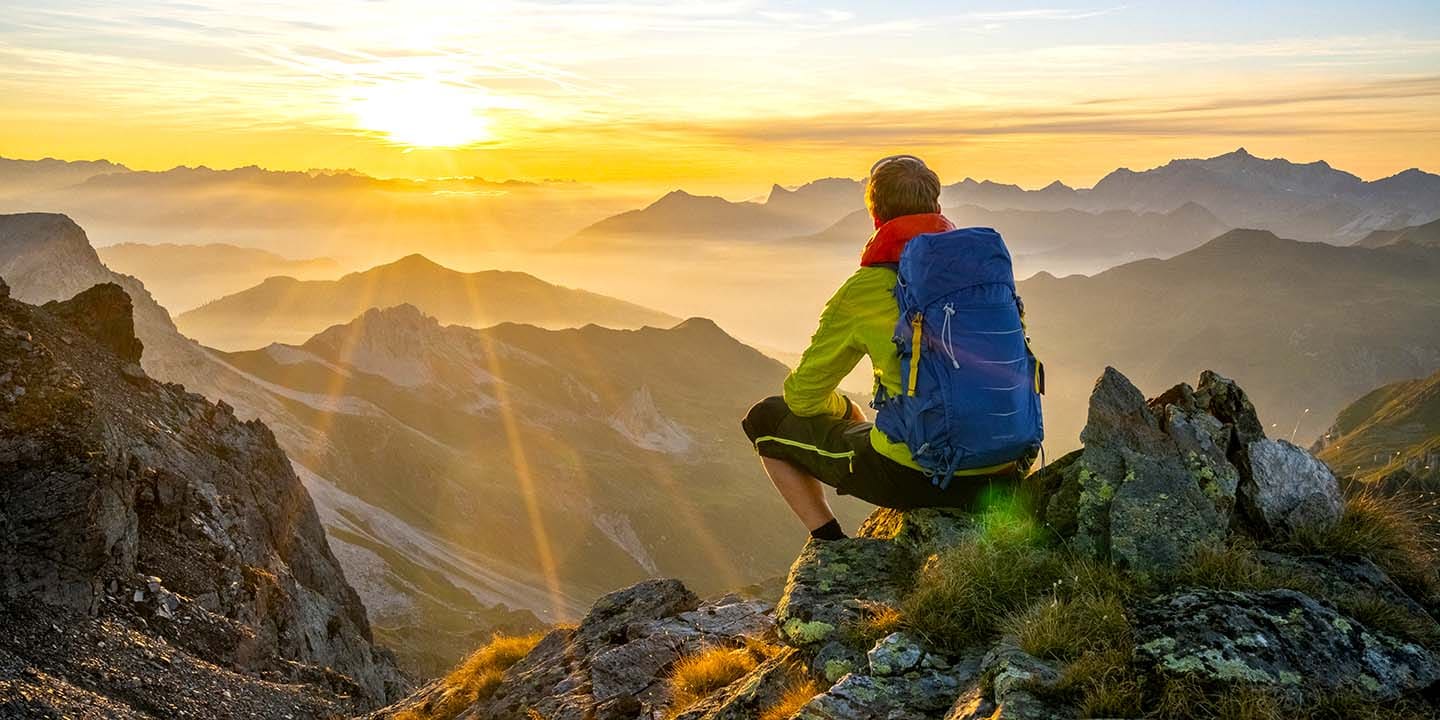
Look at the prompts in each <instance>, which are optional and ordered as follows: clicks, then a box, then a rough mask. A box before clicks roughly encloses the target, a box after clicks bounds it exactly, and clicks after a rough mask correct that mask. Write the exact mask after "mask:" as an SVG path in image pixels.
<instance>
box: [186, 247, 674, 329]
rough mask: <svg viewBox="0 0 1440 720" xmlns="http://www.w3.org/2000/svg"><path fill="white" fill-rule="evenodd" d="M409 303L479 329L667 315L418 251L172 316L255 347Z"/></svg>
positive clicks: (277, 281)
mask: <svg viewBox="0 0 1440 720" xmlns="http://www.w3.org/2000/svg"><path fill="white" fill-rule="evenodd" d="M405 303H410V304H413V305H415V306H416V307H419V308H420V309H422V310H423V311H425V312H426V313H430V314H432V315H434V316H435V317H437V318H440V319H442V320H444V321H445V322H448V323H458V324H462V325H470V326H472V327H485V326H489V325H494V324H496V323H500V322H525V323H531V324H534V325H540V326H544V327H576V326H580V325H585V324H589V323H595V324H598V325H605V326H607V327H619V328H633V327H640V326H643V325H655V326H668V325H671V324H673V323H674V322H675V318H673V317H671V316H669V315H665V314H664V313H660V312H656V311H654V310H650V309H648V308H644V307H640V306H638V305H633V304H631V303H627V302H624V301H621V300H616V299H614V298H610V297H606V296H604V295H597V294H595V293H591V292H586V291H584V290H574V289H571V288H565V287H560V286H558V285H551V284H550V283H547V282H545V281H543V280H540V279H539V278H536V277H534V276H532V275H528V274H526V273H520V272H506V271H500V270H485V271H481V272H475V273H463V272H458V271H455V270H451V269H449V268H446V267H443V266H441V265H438V264H436V263H434V262H432V261H430V260H429V259H427V258H425V257H424V256H421V255H408V256H406V257H403V258H401V259H399V260H396V261H395V262H392V263H390V264H388V265H380V266H378V267H374V268H371V269H369V270H366V271H364V272H356V273H350V274H348V275H345V276H344V277H342V278H340V279H338V280H296V279H295V278H291V277H272V278H269V279H267V280H265V281H264V282H262V283H260V284H259V285H256V286H255V287H252V288H250V289H248V290H244V291H241V292H238V293H235V294H233V295H228V296H226V297H223V298H220V299H218V300H215V301H213V302H209V303H206V304H205V305H203V306H201V307H198V308H196V309H194V310H191V311H189V312H186V313H182V314H181V315H180V316H179V317H178V318H177V324H178V325H179V327H180V329H181V331H182V332H184V333H185V334H186V335H188V336H190V337H193V338H196V339H197V340H199V341H200V342H202V343H204V344H206V345H209V346H211V347H219V348H224V349H241V348H255V347H260V346H263V345H267V344H269V343H271V342H276V341H285V342H294V341H298V340H300V339H303V338H306V337H309V336H311V335H313V334H315V333H316V332H319V331H320V330H323V329H324V328H326V327H328V326H330V325H334V324H336V323H343V322H348V321H349V320H351V319H352V318H354V317H355V316H357V315H359V314H361V313H363V312H365V311H366V310H367V309H369V308H373V307H389V306H391V305H399V304H405Z"/></svg>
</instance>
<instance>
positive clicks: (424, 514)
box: [222, 306, 855, 663]
mask: <svg viewBox="0 0 1440 720" xmlns="http://www.w3.org/2000/svg"><path fill="white" fill-rule="evenodd" d="M222 359H223V361H224V362H225V363H226V364H227V365H228V366H230V367H231V368H233V369H235V370H237V371H239V372H242V373H244V374H245V375H246V376H247V377H250V378H252V379H253V380H254V382H255V383H257V384H258V385H260V386H262V387H264V388H266V389H267V391H268V392H269V393H270V394H271V396H272V397H273V398H274V399H275V400H276V401H277V402H279V403H281V404H282V405H283V406H284V408H285V417H284V418H275V419H271V420H269V422H270V423H271V424H272V425H274V426H276V427H277V432H278V433H279V434H280V435H281V437H282V442H284V443H285V444H286V447H287V448H288V449H289V451H290V455H291V458H292V459H293V460H294V461H295V462H296V463H297V464H298V465H299V466H301V467H302V468H304V470H303V471H302V475H304V474H311V475H312V478H311V480H310V481H309V482H311V483H312V493H314V494H315V495H316V496H317V498H320V500H319V503H320V505H321V506H322V507H321V512H322V515H326V514H327V513H328V512H329V511H327V507H329V508H332V509H333V511H334V515H332V516H331V517H332V518H333V520H330V521H327V524H328V525H329V526H330V529H331V534H332V542H333V543H335V544H336V546H337V548H339V550H337V553H338V554H339V555H340V556H341V557H342V558H346V557H350V558H353V559H354V563H355V564H356V565H358V566H360V567H364V568H367V570H366V572H365V577H364V578H357V584H358V585H359V589H360V593H361V595H362V597H364V598H365V599H366V600H367V602H368V603H369V604H370V606H371V609H372V613H373V614H374V616H375V623H376V625H377V627H379V628H381V631H382V632H381V637H382V638H384V639H385V640H386V641H387V642H390V643H391V644H393V645H394V646H395V647H396V648H397V650H398V651H399V652H400V653H401V655H402V658H406V659H407V660H408V661H411V662H414V663H425V662H432V663H433V662H435V659H436V658H439V659H441V660H440V661H441V662H449V661H453V660H454V659H455V658H456V657H457V656H458V654H459V653H460V652H463V651H464V650H465V648H466V646H467V645H468V644H471V643H473V639H471V638H470V630H469V626H468V625H467V623H468V622H473V621H469V620H467V619H466V618H467V617H468V616H467V615H466V614H465V613H464V612H457V610H463V611H466V612H468V611H469V605H461V606H459V607H458V608H457V607H455V606H454V603H455V602H456V600H455V599H454V598H455V597H459V598H460V599H461V600H468V602H469V604H470V605H473V604H474V603H476V602H477V601H478V602H479V603H481V604H484V605H492V606H494V605H501V604H503V605H504V606H506V607H508V608H512V609H524V610H528V611H531V612H533V613H535V614H536V615H538V616H540V617H541V618H542V619H544V620H547V621H554V620H556V619H569V618H573V617H575V616H576V615H577V614H578V613H579V611H580V610H581V609H582V608H583V607H584V606H585V604H586V603H588V602H589V600H590V599H592V598H594V597H596V596H597V595H599V594H600V593H602V592H604V591H606V590H609V589H611V588H613V587H615V586H616V584H617V583H623V582H632V581H637V580H640V579H642V578H645V577H649V576H651V575H653V574H656V573H666V574H673V575H678V576H680V577H684V578H685V579H686V580H687V582H691V583H693V584H694V585H695V586H696V587H697V588H701V589H704V590H706V591H717V590H721V589H725V588H731V587H739V586H741V585H745V584H748V583H753V582H758V581H761V580H765V579H767V578H771V577H773V576H776V575H778V574H780V573H782V572H783V570H784V568H785V566H786V565H787V564H788V562H789V559H790V555H791V553H792V552H793V550H794V548H793V544H792V543H793V539H794V538H795V527H794V520H793V518H791V517H789V515H788V511H787V510H786V509H785V507H784V506H783V504H782V503H781V501H780V499H779V498H778V497H777V496H776V495H775V493H774V490H773V489H772V488H771V487H770V486H769V483H768V482H766V481H765V477H764V475H763V474H762V473H761V472H760V470H759V467H758V464H757V463H756V461H755V458H754V453H753V451H752V450H751V449H750V448H749V447H748V446H747V445H746V443H745V439H744V436H743V434H741V433H740V431H739V428H738V422H739V418H740V417H742V416H743V415H744V413H745V411H746V410H747V409H748V408H749V405H750V403H752V402H754V401H755V400H757V399H759V398H761V397H763V396H765V395H767V394H772V393H773V392H774V391H775V389H776V388H778V387H779V385H780V382H781V380H782V379H783V378H784V376H785V373H786V370H785V368H784V367H783V366H781V365H780V364H779V363H777V362H775V361H774V360H771V359H769V358H767V357H765V356H763V355H762V354H760V353H759V352H757V351H755V350H753V349H751V348H749V347H747V346H745V345H742V344H741V343H739V342H737V341H735V340H734V339H733V338H731V337H729V336H728V335H726V334H725V333H724V332H723V331H721V330H720V329H719V328H718V327H716V326H715V325H714V324H713V323H711V322H709V321H707V320H701V319H692V320H687V321H685V322H683V323H680V324H679V325H676V326H675V327H673V328H670V329H657V328H644V329H641V330H612V329H606V328H601V327H596V326H589V327H585V328H580V329H572V330H545V329H541V328H537V327H534V326H529V325H517V324H502V325H499V326H495V327H492V328H487V329H484V330H475V329H472V328H468V327H462V326H458V325H449V326H445V325H442V324H441V323H440V322H438V321H437V320H436V319H435V318H433V317H429V316H426V315H424V314H423V313H421V312H420V311H419V310H418V309H416V308H415V307H413V306H399V307H394V308H388V309H385V310H371V311H367V312H366V313H365V314H364V315H362V316H360V317H359V318H356V319H355V320H354V321H352V322H350V323H347V324H345V325H340V326H335V327H332V328H330V329H328V330H326V331H324V332H322V333H320V334H319V335H316V336H315V337H314V338H311V339H310V340H308V341H306V342H305V343H303V344H301V345H280V344H276V345H271V346H269V347H266V348H264V349H261V350H254V351H248V352H240V353H229V354H226V355H224V356H223V357H222ZM322 478H323V479H322ZM317 488H318V489H317ZM842 507H846V508H849V509H848V510H847V512H849V513H850V517H851V518H852V519H853V517H854V512H855V511H854V509H853V506H842ZM397 548H398V549H399V550H398V552H397V551H396V550H395V549H397ZM437 588H438V589H437ZM457 589H458V590H457ZM442 590H443V592H442ZM447 593H448V594H447ZM386 598H391V600H388V601H387V600H386Z"/></svg>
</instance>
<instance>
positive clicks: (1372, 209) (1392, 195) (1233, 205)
mask: <svg viewBox="0 0 1440 720" xmlns="http://www.w3.org/2000/svg"><path fill="white" fill-rule="evenodd" d="M821 182H822V183H824V185H823V186H820V187H815V186H817V185H820V183H812V184H811V185H807V186H804V187H802V188H800V189H798V190H796V191H795V192H794V193H792V194H791V195H802V196H803V195H810V196H815V197H823V198H824V201H823V202H818V201H817V202H800V201H798V200H796V199H795V198H791V197H787V194H785V193H783V192H782V193H777V192H776V191H775V190H772V192H771V195H770V197H769V198H767V200H766V202H764V203H756V202H741V203H734V202H729V201H726V200H724V199H721V198H715V197H696V196H694V195H690V194H687V193H685V192H684V191H680V190H677V191H674V192H671V193H670V194H668V195H666V196H665V197H663V198H661V199H660V200H658V201H656V202H655V203H653V204H651V205H650V206H648V207H646V208H643V209H640V210H632V211H629V212H625V213H621V214H620V215H616V216H614V217H611V218H607V219H605V220H602V221H600V222H598V223H595V224H594V225H591V226H590V227H588V228H586V229H585V230H582V231H581V232H580V233H579V234H578V236H577V237H576V239H575V241H573V243H572V245H576V246H579V247H585V246H593V244H594V241H595V240H596V239H597V238H601V237H609V238H611V239H612V241H614V240H615V239H617V238H623V239H625V240H627V241H629V242H632V243H643V242H649V241H655V240H663V239H665V238H696V237H706V238H715V239H720V240H726V241H730V242H743V241H747V240H770V239H778V238H783V237H788V236H793V235H806V234H810V233H813V232H816V231H817V230H818V229H819V228H816V230H811V231H809V232H805V231H803V230H799V229H798V228H801V227H803V226H804V225H805V224H806V223H812V224H813V223H814V222H815V221H817V220H824V219H825V213H833V212H835V211H836V210H840V211H841V212H842V213H845V214H849V213H854V212H856V211H859V210H861V209H862V207H863V205H862V203H861V197H862V194H863V185H862V183H860V182H859V181H855V180H836V179H832V180H826V181H821ZM776 190H780V191H783V188H776ZM941 202H942V205H943V206H944V207H946V208H952V207H959V206H974V207H976V208H977V209H981V210H988V211H1005V210H1010V211H1027V212H1032V213H1036V212H1038V213H1054V212H1061V211H1076V210H1078V211H1084V212H1087V213H1095V214H1100V215H1102V216H1103V215H1104V214H1106V213H1109V212H1112V211H1130V212H1132V213H1162V214H1171V213H1174V212H1176V211H1182V214H1194V213H1195V211H1194V210H1188V209H1185V208H1186V207H1187V206H1189V205H1191V204H1194V205H1198V206H1200V207H1201V208H1203V209H1205V210H1206V211H1208V212H1207V214H1209V215H1212V216H1213V218H1214V220H1215V221H1216V223H1217V224H1218V225H1219V226H1220V227H1222V228H1237V227H1248V228H1259V229H1264V230H1270V231H1272V232H1275V233H1277V234H1280V235H1282V236H1285V237H1293V238H1296V239H1300V240H1316V241H1325V242H1331V243H1335V244H1350V243H1353V242H1355V241H1357V240H1359V239H1361V238H1363V237H1365V236H1366V235H1368V234H1369V233H1370V232H1372V231H1375V230H1394V229H1399V228H1402V227H1406V226H1409V225H1417V224H1421V223H1425V222H1429V221H1431V220H1435V219H1437V218H1440V175H1433V174H1430V173H1426V172H1422V171H1420V170H1416V169H1411V170H1406V171H1404V172H1402V173H1399V174H1397V175H1393V176H1391V177H1388V178H1383V179H1380V180H1375V181H1369V182H1367V181H1364V180H1361V179H1360V178H1358V177H1356V176H1354V175H1352V174H1350V173H1347V172H1344V171H1341V170H1336V169H1335V168H1332V167H1330V166H1329V165H1328V164H1326V163H1325V162H1323V161H1317V162H1313V163H1305V164H1300V163H1292V162H1290V161H1288V160H1285V159H1280V158H1277V159H1262V158H1257V157H1255V156H1253V155H1251V154H1250V153H1249V152H1247V151H1246V150H1245V149H1244V148H1240V149H1239V150H1236V151H1234V152H1231V153H1227V154H1224V155H1219V156H1216V157H1212V158H1206V159H1187V160H1174V161H1171V162H1170V163H1168V164H1166V165H1164V166H1162V167H1158V168H1154V169H1151V170H1145V171H1142V172H1135V171H1132V170H1129V169H1127V168H1120V169H1118V170H1115V171H1114V172H1111V173H1110V174H1108V175H1106V176H1105V177H1104V178H1102V179H1101V180H1100V181H1099V182H1098V183H1096V184H1095V187H1093V188H1089V189H1075V188H1071V187H1069V186H1067V185H1065V184H1064V183H1061V182H1058V181H1057V182H1054V183H1051V184H1050V185H1048V186H1046V187H1044V188H1042V189H1040V190H1024V189H1022V188H1020V187H1018V186H1015V185H1003V184H999V183H994V182H990V181H976V180H974V179H971V178H966V179H964V180H963V181H961V182H959V183H955V184H953V185H948V186H946V187H945V188H944V189H943V191H942V193H941ZM845 203H851V204H848V205H847V204H845ZM785 208H803V211H800V210H796V211H792V212H786V211H784V209H785ZM842 217H843V215H830V216H829V222H826V223H822V224H821V226H820V227H825V226H827V225H830V224H833V223H836V222H837V221H838V222H840V223H843V224H844V228H845V230H846V231H847V232H854V233H856V234H855V235H854V236H852V237H849V238H848V240H849V241H850V242H852V243H855V244H857V245H858V244H859V243H860V242H862V241H863V240H864V238H865V236H866V235H868V233H869V228H868V227H864V226H866V225H868V223H866V222H864V221H863V220H864V219H863V215H862V217H861V220H862V221H861V222H858V223H857V222H856V221H854V220H853V219H849V218H847V219H845V220H841V218H842ZM1000 217H1002V218H1005V219H1010V216H1000ZM1067 217H1074V216H1073V215H1072V216H1066V215H1059V216H1055V217H1054V218H1053V222H1054V224H1055V225H1057V226H1062V227H1063V225H1064V223H1065V222H1066V218H1067ZM996 227H997V228H999V229H1000V230H1001V231H1002V232H1005V231H1006V227H1004V226H1002V225H996ZM834 230H835V233H836V236H837V237H838V234H839V226H837V227H836V228H834ZM827 236H828V232H827ZM1072 236H1074V237H1076V238H1077V239H1078V240H1079V241H1080V245H1079V246H1078V247H1077V248H1075V249H1074V250H1073V251H1071V253H1070V254H1072V255H1082V254H1083V251H1084V250H1086V249H1088V248H1086V245H1087V243H1094V242H1099V241H1100V240H1099V239H1098V238H1092V237H1089V236H1086V235H1084V234H1081V233H1058V232H1057V233H1052V234H1047V236H1046V237H1044V238H1037V239H1036V240H1037V242H1038V243H1039V244H1041V245H1048V246H1052V247H1056V246H1060V245H1062V244H1064V243H1066V241H1067V240H1068V238H1069V237H1072ZM1208 237H1213V235H1210V236H1206V238H1208ZM1119 239H1122V240H1136V241H1138V243H1139V245H1140V247H1139V248H1137V249H1136V250H1135V252H1136V253H1142V252H1146V251H1147V250H1146V248H1145V246H1146V245H1149V244H1155V243H1159V244H1161V245H1162V246H1163V247H1166V248H1169V249H1170V250H1171V252H1172V253H1173V252H1179V251H1183V250H1188V249H1190V248H1191V247H1195V244H1198V242H1199V240H1203V239H1204V238H1200V239H1197V241H1196V243H1195V244H1192V245H1189V246H1185V247H1181V246H1180V243H1179V242H1178V241H1173V242H1167V241H1165V240H1164V239H1163V238H1160V237H1144V236H1142V235H1134V234H1125V235H1122V236H1121V237H1120V238H1119ZM1085 257H1087V258H1088V256H1085Z"/></svg>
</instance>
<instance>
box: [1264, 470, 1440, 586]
mask: <svg viewBox="0 0 1440 720" xmlns="http://www.w3.org/2000/svg"><path fill="white" fill-rule="evenodd" d="M1434 512H1435V507H1434V502H1433V501H1431V500H1427V499H1424V498H1422V497H1420V496H1418V495H1414V494H1412V493H1398V494H1395V495H1387V494H1385V493H1383V492H1381V491H1379V490H1375V489H1372V488H1360V489H1358V490H1356V491H1354V492H1353V493H1352V494H1351V495H1350V496H1349V497H1347V498H1346V501H1345V515H1344V516H1343V517H1341V518H1340V522H1338V523H1336V525H1335V527H1333V528H1331V529H1329V530H1323V531H1322V530H1305V531H1301V532H1297V533H1295V534H1294V535H1292V536H1291V537H1289V538H1287V539H1286V540H1285V542H1284V543H1283V547H1284V548H1285V549H1288V550H1298V551H1301V552H1315V553H1322V554H1328V555H1347V554H1348V555H1363V556H1365V557H1368V558H1370V559H1371V560H1372V561H1373V562H1374V563H1375V564H1376V565H1378V566H1380V568H1381V569H1382V570H1384V571H1385V573H1386V574H1387V575H1389V576H1390V578H1391V579H1393V580H1394V581H1395V582H1396V583H1398V584H1399V585H1400V586H1401V587H1402V588H1404V589H1405V590H1406V591H1407V592H1409V593H1410V594H1411V595H1414V596H1416V597H1421V598H1430V597H1434V596H1435V594H1436V589H1437V585H1440V584H1437V582H1436V567H1437V560H1440V558H1437V555H1436V551H1435V548H1436V544H1437V543H1436V540H1437V538H1436V537H1435V533H1434V530H1433V529H1431V528H1432V526H1431V524H1430V522H1429V518H1430V516H1431V515H1433V514H1434Z"/></svg>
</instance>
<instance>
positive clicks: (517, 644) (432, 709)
mask: <svg viewBox="0 0 1440 720" xmlns="http://www.w3.org/2000/svg"><path fill="white" fill-rule="evenodd" d="M542 637H544V635H542V634H540V633H536V634H533V635H496V636H495V637H493V638H491V639H490V642H489V643H487V644H486V645H485V646H484V647H481V648H480V649H479V650H476V651H475V652H473V653H471V654H470V656H469V657H467V658H465V660H463V661H462V662H461V663H460V664H459V665H457V666H456V667H455V669H454V670H451V671H450V674H449V675H446V676H445V678H444V679H443V680H441V681H440V690H439V698H438V699H436V700H433V701H430V702H427V703H426V704H424V705H422V706H420V707H418V708H411V709H408V710H404V711H401V712H400V713H397V714H396V715H395V716H394V720H450V719H451V718H453V717H455V716H456V715H459V714H460V713H461V712H464V711H465V709H466V708H468V707H470V706H471V705H474V704H475V703H477V702H479V701H481V700H484V699H485V698H488V697H490V695H492V694H494V692H495V688H497V687H499V686H500V679H501V677H502V676H503V675H504V674H505V671H506V670H507V669H509V668H510V666H512V665H514V664H515V663H517V662H520V660H521V659H523V658H524V657H525V656H526V655H528V654H529V653H530V651H531V650H533V649H534V648H535V646H536V645H537V644H538V643H539V642H540V639H541V638H542Z"/></svg>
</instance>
